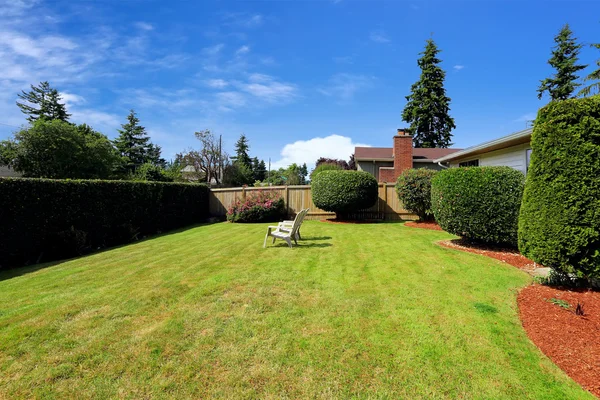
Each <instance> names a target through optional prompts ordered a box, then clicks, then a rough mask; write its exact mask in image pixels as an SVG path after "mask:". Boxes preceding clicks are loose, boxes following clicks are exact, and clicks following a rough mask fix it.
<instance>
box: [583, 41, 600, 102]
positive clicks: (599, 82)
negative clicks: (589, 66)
mask: <svg viewBox="0 0 600 400" xmlns="http://www.w3.org/2000/svg"><path fill="white" fill-rule="evenodd" d="M592 47H595V48H597V49H598V50H600V43H594V44H592ZM596 66H598V69H597V70H595V71H593V72H592V73H590V74H589V75H588V76H586V77H585V79H584V81H585V82H593V81H596V82H593V83H591V84H589V85H588V86H586V87H584V88H583V89H581V91H580V92H579V94H580V95H582V96H584V97H585V96H589V95H591V94H594V93H596V94H600V58H599V59H598V60H597V61H596Z"/></svg>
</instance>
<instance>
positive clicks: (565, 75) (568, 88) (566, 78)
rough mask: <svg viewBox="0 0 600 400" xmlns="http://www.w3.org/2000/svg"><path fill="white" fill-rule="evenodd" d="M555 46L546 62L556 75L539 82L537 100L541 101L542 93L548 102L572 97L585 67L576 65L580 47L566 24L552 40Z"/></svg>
mask: <svg viewBox="0 0 600 400" xmlns="http://www.w3.org/2000/svg"><path fill="white" fill-rule="evenodd" d="M554 42H555V43H556V46H554V48H553V50H552V57H551V58H550V59H549V60H548V64H550V65H551V66H552V67H553V68H554V69H555V70H556V73H555V74H554V75H553V76H552V77H551V78H546V79H544V80H543V81H541V84H540V87H539V88H538V99H541V98H542V96H543V95H544V92H548V94H549V95H550V100H551V101H554V100H566V99H569V98H571V97H574V96H573V92H574V91H575V89H577V87H578V86H581V84H580V83H577V82H576V81H577V79H579V75H577V72H578V71H581V70H582V69H584V68H585V67H587V65H580V64H577V61H579V52H580V51H581V47H582V45H581V44H579V43H577V39H576V38H574V37H573V32H572V31H571V29H570V28H569V24H566V25H565V26H564V27H563V28H562V29H561V30H560V32H559V33H558V35H556V37H555V38H554Z"/></svg>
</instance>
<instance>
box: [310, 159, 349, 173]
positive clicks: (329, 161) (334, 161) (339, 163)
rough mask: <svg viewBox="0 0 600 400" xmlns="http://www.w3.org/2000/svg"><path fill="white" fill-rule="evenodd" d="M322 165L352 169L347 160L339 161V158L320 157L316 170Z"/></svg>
mask: <svg viewBox="0 0 600 400" xmlns="http://www.w3.org/2000/svg"><path fill="white" fill-rule="evenodd" d="M321 164H335V165H337V166H339V167H340V168H339V169H346V170H348V169H350V166H349V165H348V162H347V161H346V160H338V159H337V158H325V157H320V158H319V159H318V160H317V162H316V163H315V168H317V167H318V166H319V165H321Z"/></svg>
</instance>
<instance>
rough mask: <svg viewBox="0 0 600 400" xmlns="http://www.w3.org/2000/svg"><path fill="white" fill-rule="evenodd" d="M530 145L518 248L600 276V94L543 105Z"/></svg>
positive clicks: (561, 267) (548, 262) (561, 268)
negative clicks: (530, 151) (530, 150)
mask: <svg viewBox="0 0 600 400" xmlns="http://www.w3.org/2000/svg"><path fill="white" fill-rule="evenodd" d="M531 148H532V154H531V164H530V165H529V171H528V174H527V182H526V185H525V194H524V196H523V206H522V207H521V215H520V220H519V250H520V251H521V252H522V253H523V254H524V255H525V256H527V257H529V258H531V259H532V260H534V261H536V262H538V263H540V264H542V265H544V266H546V267H551V268H553V269H554V270H555V271H557V272H559V273H563V274H565V273H567V274H574V275H575V276H577V277H579V278H585V279H588V280H590V279H593V278H595V279H598V278H600V96H595V97H590V98H583V99H573V100H565V101H558V102H552V103H550V104H549V105H547V106H546V107H544V108H542V109H541V110H540V111H539V113H538V116H537V119H536V121H535V125H534V129H533V135H532V138H531Z"/></svg>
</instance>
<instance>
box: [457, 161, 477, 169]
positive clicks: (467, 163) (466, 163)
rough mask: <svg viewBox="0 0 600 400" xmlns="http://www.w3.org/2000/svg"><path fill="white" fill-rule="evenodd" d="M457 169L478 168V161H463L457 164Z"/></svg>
mask: <svg viewBox="0 0 600 400" xmlns="http://www.w3.org/2000/svg"><path fill="white" fill-rule="evenodd" d="M458 166H459V167H479V160H471V161H464V162H461V163H458Z"/></svg>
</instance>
